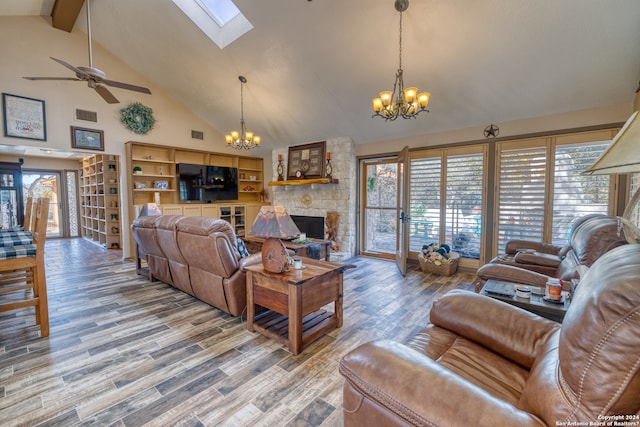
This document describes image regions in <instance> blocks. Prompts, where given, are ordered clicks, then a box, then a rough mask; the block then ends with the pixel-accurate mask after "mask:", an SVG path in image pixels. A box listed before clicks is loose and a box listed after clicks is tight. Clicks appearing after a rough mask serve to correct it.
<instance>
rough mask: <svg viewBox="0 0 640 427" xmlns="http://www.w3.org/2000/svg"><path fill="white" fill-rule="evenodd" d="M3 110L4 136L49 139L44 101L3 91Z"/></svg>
mask: <svg viewBox="0 0 640 427" xmlns="http://www.w3.org/2000/svg"><path fill="white" fill-rule="evenodd" d="M2 111H3V113H4V136H9V137H13V138H25V139H36V140H39V141H46V140H47V126H46V122H45V114H44V101H42V100H40V99H33V98H25V97H24V96H18V95H10V94H8V93H3V94H2Z"/></svg>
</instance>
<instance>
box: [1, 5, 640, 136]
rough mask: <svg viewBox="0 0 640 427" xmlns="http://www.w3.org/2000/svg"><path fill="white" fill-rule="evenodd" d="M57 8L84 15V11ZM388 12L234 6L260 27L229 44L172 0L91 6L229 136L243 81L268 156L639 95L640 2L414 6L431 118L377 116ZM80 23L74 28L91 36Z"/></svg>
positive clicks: (407, 59)
mask: <svg viewBox="0 0 640 427" xmlns="http://www.w3.org/2000/svg"><path fill="white" fill-rule="evenodd" d="M57 1H58V2H59V5H58V6H56V7H59V6H60V5H63V6H64V7H65V9H67V8H70V9H74V6H73V5H74V4H77V5H78V6H76V7H75V10H76V11H77V10H78V7H83V6H82V5H83V3H84V2H83V0H57ZM54 3H55V2H54V0H3V1H2V2H0V15H9V14H18V15H20V14H22V15H30V14H33V15H45V16H49V15H51V13H52V10H53V9H54ZM393 3H394V2H393V0H313V1H311V0H268V1H256V0H235V4H236V5H237V6H238V8H239V9H240V10H241V11H242V13H243V14H244V15H245V17H246V18H247V19H248V20H249V21H250V22H251V23H252V25H253V26H254V28H253V29H252V30H250V31H249V32H248V33H247V34H246V35H244V36H242V37H241V38H240V39H238V40H236V41H235V42H233V43H231V44H230V45H229V46H227V47H226V48H224V49H220V48H218V47H217V46H216V45H215V44H214V43H213V42H212V41H211V40H210V39H208V38H207V37H206V36H205V35H204V34H203V33H202V32H201V31H200V30H199V29H198V28H197V27H196V26H195V25H194V24H193V23H192V22H191V21H190V20H189V18H187V17H186V16H185V15H184V14H183V13H182V12H181V11H180V9H179V8H178V7H177V6H176V5H175V4H174V3H173V2H172V1H170V0H135V1H132V0H92V3H91V11H92V32H93V34H92V35H93V39H94V42H95V43H99V44H100V45H102V46H103V47H105V48H106V49H107V50H109V51H110V52H112V53H113V54H114V55H116V56H117V57H119V58H120V59H121V60H123V61H124V62H126V63H127V64H128V65H129V66H131V67H132V68H133V69H135V70H137V71H138V72H140V73H142V74H143V75H145V76H146V77H147V78H148V79H149V80H150V81H151V82H153V83H154V84H155V85H157V86H159V87H162V88H163V89H164V90H165V91H166V92H167V93H169V94H170V95H172V96H173V97H175V98H176V99H178V100H180V101H181V102H182V103H184V104H185V105H186V106H187V107H189V108H190V109H191V110H192V111H193V112H194V113H195V114H197V115H198V116H200V117H202V118H204V119H205V120H207V121H208V122H209V123H211V125H212V126H213V127H215V128H216V129H218V130H220V131H221V132H223V133H224V132H227V131H229V130H231V129H233V128H237V127H238V125H239V123H238V122H239V116H240V86H239V82H238V76H239V75H244V76H246V78H247V79H248V83H247V85H246V86H245V93H244V99H245V119H246V121H247V126H248V127H249V128H250V129H251V130H253V131H255V132H256V133H258V134H260V135H261V136H262V137H263V141H264V143H265V144H266V145H267V146H273V147H282V146H286V145H291V144H296V143H304V142H311V141H317V140H322V139H326V138H330V137H334V136H349V137H352V138H353V140H354V141H355V142H356V143H357V144H359V143H367V142H373V141H383V140H387V139H394V138H399V137H405V136H413V135H421V134H429V133H434V132H443V131H448V130H454V129H461V128H467V127H473V126H482V125H487V124H489V123H498V124H499V123H501V122H506V121H510V120H517V119H521V118H531V117H539V116H545V115H550V114H556V113H562V112H569V111H578V110H583V109H589V108H597V107H604V106H610V105H617V104H621V103H631V102H632V100H633V97H634V93H635V90H636V87H637V84H638V80H639V79H640V53H639V51H638V46H640V25H639V23H640V1H638V0H615V1H614V2H605V1H601V0H561V1H558V0H536V1H531V0H411V4H410V7H409V9H408V10H407V11H406V12H405V13H404V15H403V25H404V31H403V37H404V38H403V68H404V72H405V84H407V85H412V86H417V87H419V89H420V90H425V91H429V92H431V104H430V107H429V109H430V111H431V112H430V113H429V114H427V113H423V114H421V115H420V116H418V118H417V119H415V120H402V119H398V120H397V121H395V122H387V123H385V122H384V121H383V120H381V119H372V118H371V115H372V111H371V98H372V97H374V96H377V93H378V92H379V91H381V90H384V89H387V90H390V89H392V86H393V81H394V75H395V71H396V69H397V66H398V19H399V14H398V13H397V12H396V11H395V9H394V6H393ZM83 14H84V9H83V10H81V11H80V14H79V18H78V19H77V20H75V27H74V28H73V31H82V32H85V31H86V23H85V19H84V15H83ZM94 62H95V63H96V65H97V66H99V63H100V59H99V58H94ZM76 65H79V64H76ZM110 77H112V78H115V76H110ZM131 83H136V82H131ZM151 96H153V95H151ZM479 137H480V135H479Z"/></svg>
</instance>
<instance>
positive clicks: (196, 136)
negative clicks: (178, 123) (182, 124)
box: [191, 130, 204, 139]
mask: <svg viewBox="0 0 640 427" xmlns="http://www.w3.org/2000/svg"><path fill="white" fill-rule="evenodd" d="M191 138H194V139H204V132H202V131H199V130H192V131H191Z"/></svg>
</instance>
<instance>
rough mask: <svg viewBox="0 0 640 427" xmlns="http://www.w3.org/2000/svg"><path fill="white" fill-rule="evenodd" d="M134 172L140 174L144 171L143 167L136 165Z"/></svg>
mask: <svg viewBox="0 0 640 427" xmlns="http://www.w3.org/2000/svg"><path fill="white" fill-rule="evenodd" d="M133 173H135V174H136V175H140V174H141V173H142V168H141V167H140V166H134V167H133Z"/></svg>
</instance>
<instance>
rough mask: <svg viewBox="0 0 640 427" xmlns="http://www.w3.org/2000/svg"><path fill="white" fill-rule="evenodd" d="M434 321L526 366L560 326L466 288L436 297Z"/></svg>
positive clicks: (530, 364) (531, 363)
mask: <svg viewBox="0 0 640 427" xmlns="http://www.w3.org/2000/svg"><path fill="white" fill-rule="evenodd" d="M430 321H431V323H432V324H434V325H436V326H439V327H441V328H444V329H447V330H449V331H452V332H454V333H456V334H458V335H461V336H463V337H465V338H468V339H470V340H472V341H474V342H476V343H479V344H481V345H483V346H485V347H487V348H488V349H490V350H492V351H494V352H495V353H498V354H500V355H502V356H504V357H506V358H508V359H510V360H512V361H514V362H515V363H518V364H519V365H521V366H524V367H526V368H531V366H532V365H533V362H534V361H535V359H536V356H538V354H537V353H538V350H539V347H540V344H541V343H544V342H546V341H547V340H548V339H549V337H550V335H551V334H553V333H554V332H556V331H557V330H558V329H559V328H560V325H559V324H558V323H556V322H554V321H552V320H548V319H545V318H542V317H540V316H538V315H536V314H533V313H530V312H528V311H525V310H523V309H521V308H519V307H515V306H512V305H509V304H507V303H505V302H502V301H498V300H496V299H493V298H489V297H487V296H484V295H478V294H476V293H473V292H469V291H463V290H453V291H449V292H447V293H446V294H445V295H444V296H442V298H440V299H439V300H437V301H435V302H434V303H433V307H432V308H431V312H430ZM513 325H518V327H517V328H514V327H513Z"/></svg>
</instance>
